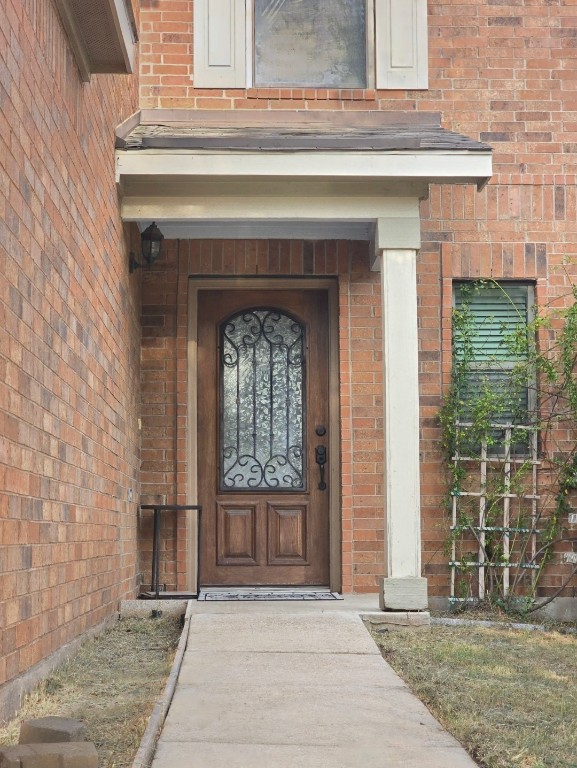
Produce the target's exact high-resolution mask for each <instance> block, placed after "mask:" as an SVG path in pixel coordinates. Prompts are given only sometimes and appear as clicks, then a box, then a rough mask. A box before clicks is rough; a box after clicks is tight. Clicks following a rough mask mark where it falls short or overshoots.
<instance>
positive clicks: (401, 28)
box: [375, 0, 429, 89]
mask: <svg viewBox="0 0 577 768" xmlns="http://www.w3.org/2000/svg"><path fill="white" fill-rule="evenodd" d="M375 51H376V85H377V88H389V89H390V88H401V89H407V88H408V89H414V88H427V87H428V81H429V73H428V61H427V56H428V39H427V0H375Z"/></svg>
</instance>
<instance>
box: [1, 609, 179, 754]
mask: <svg viewBox="0 0 577 768" xmlns="http://www.w3.org/2000/svg"><path fill="white" fill-rule="evenodd" d="M179 637H180V624H179V621H178V619H174V618H166V619H156V620H155V619H121V620H120V621H118V622H117V623H116V624H115V625H114V626H113V627H112V629H110V630H109V631H108V632H106V633H105V634H103V635H100V636H99V637H97V638H95V639H94V640H90V641H88V642H87V643H86V644H85V645H83V646H82V648H81V649H80V650H79V651H78V653H76V654H75V655H74V657H73V658H72V659H71V660H70V661H68V662H66V663H65V664H63V665H62V666H60V667H58V669H56V670H55V672H53V673H52V674H51V675H50V676H49V677H48V678H46V680H44V681H43V682H42V683H41V685H40V686H39V687H38V688H37V689H36V690H35V691H33V692H32V693H31V694H30V695H29V696H28V698H27V699H26V702H25V703H24V706H23V707H22V709H21V710H20V712H19V713H18V716H17V717H16V719H15V720H12V721H11V722H10V723H8V724H7V725H6V726H5V727H3V728H0V744H1V745H10V744H17V743H18V736H19V733H20V722H21V720H27V719H30V718H35V717H46V716H47V715H58V716H60V717H74V718H76V719H77V720H82V721H83V722H84V723H85V725H86V727H87V730H88V738H89V740H90V741H93V742H94V744H95V745H96V749H97V750H98V757H99V765H100V768H126V767H127V766H130V765H132V761H133V758H134V755H135V754H136V751H137V749H138V747H139V745H140V740H141V738H142V735H143V734H144V731H145V729H146V726H147V724H148V718H149V717H150V713H151V712H152V709H153V707H154V704H155V703H156V701H157V699H158V697H159V696H160V694H161V692H162V690H163V687H164V684H165V682H166V679H167V677H168V674H169V673H170V667H171V664H172V660H173V658H174V652H175V650H176V646H177V644H178V640H179Z"/></svg>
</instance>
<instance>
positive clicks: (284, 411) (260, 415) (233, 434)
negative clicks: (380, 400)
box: [220, 308, 305, 491]
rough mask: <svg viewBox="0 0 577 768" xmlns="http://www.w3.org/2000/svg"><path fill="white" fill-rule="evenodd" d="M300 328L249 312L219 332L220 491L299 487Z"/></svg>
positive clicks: (280, 316)
mask: <svg viewBox="0 0 577 768" xmlns="http://www.w3.org/2000/svg"><path fill="white" fill-rule="evenodd" d="M304 343H305V334H304V328H303V326H302V325H301V324H300V323H298V322H297V321H296V320H295V319H294V318H292V317H290V316H289V315H287V314H285V313H283V312H281V311H279V310H276V309H260V308H255V309H248V310H245V311H243V312H240V313H239V314H237V315H234V316H233V317H231V318H229V319H228V320H226V321H225V322H224V323H223V324H222V326H221V330H220V368H221V370H220V375H221V450H220V465H221V469H220V485H221V489H222V490H259V489H260V490H264V489H267V488H269V489H274V490H279V491H280V490H296V489H301V488H304V450H303V439H304V419H305V413H304V379H305V357H304V350H305V346H304Z"/></svg>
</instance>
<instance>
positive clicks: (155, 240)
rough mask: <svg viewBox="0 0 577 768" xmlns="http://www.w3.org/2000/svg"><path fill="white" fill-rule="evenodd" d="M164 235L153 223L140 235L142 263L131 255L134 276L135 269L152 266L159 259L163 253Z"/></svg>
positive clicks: (130, 265) (131, 269) (130, 262)
mask: <svg viewBox="0 0 577 768" xmlns="http://www.w3.org/2000/svg"><path fill="white" fill-rule="evenodd" d="M163 240H164V235H163V234H162V232H161V231H160V229H159V228H158V227H157V226H156V222H154V221H153V222H152V224H150V225H149V226H148V227H146V229H145V230H144V232H142V234H141V235H140V253H141V255H142V263H140V262H138V261H136V258H135V256H134V254H133V253H131V254H130V261H129V267H128V268H129V271H130V273H131V274H132V273H133V272H134V270H135V269H138V268H139V267H143V266H144V264H148V266H149V267H150V266H152V264H154V262H155V261H156V260H157V259H158V258H159V256H160V254H161V251H162V241H163Z"/></svg>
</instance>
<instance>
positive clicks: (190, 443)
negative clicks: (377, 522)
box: [186, 276, 342, 592]
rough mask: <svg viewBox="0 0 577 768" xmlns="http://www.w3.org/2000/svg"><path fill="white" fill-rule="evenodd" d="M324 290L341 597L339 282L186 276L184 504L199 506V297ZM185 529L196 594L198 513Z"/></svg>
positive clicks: (333, 563)
mask: <svg viewBox="0 0 577 768" xmlns="http://www.w3.org/2000/svg"><path fill="white" fill-rule="evenodd" d="M218 289H221V290H227V291H243V290H253V291H254V290H262V291H267V290H288V291H290V290H295V291H307V290H317V291H318V290H325V291H326V292H327V298H328V314H329V316H328V329H329V337H328V344H329V427H330V429H329V446H328V447H329V457H330V461H329V471H328V490H329V559H330V562H329V573H330V585H329V586H330V588H331V590H332V591H334V592H340V590H341V588H342V553H341V547H342V544H341V542H342V530H341V529H342V524H341V521H342V510H341V434H340V392H339V354H338V353H339V317H338V308H339V305H338V281H337V278H327V277H319V278H315V277H306V278H302V277H294V278H293V277H278V278H277V277H258V276H254V277H198V276H194V277H190V278H189V281H188V342H187V370H188V401H187V415H188V419H187V421H188V439H187V467H188V480H189V481H188V488H187V497H188V498H187V503H188V504H202V499H199V498H198V469H199V467H198V444H197V433H198V419H197V394H198V355H197V338H198V295H199V293H200V292H201V291H209V290H213V291H214V290H218ZM186 515H187V524H186V531H187V533H186V572H187V589H189V590H190V591H191V592H196V591H197V590H198V586H199V585H198V584H197V583H196V579H197V564H198V552H199V547H198V526H197V516H196V512H187V513H186Z"/></svg>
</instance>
